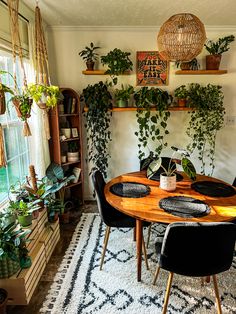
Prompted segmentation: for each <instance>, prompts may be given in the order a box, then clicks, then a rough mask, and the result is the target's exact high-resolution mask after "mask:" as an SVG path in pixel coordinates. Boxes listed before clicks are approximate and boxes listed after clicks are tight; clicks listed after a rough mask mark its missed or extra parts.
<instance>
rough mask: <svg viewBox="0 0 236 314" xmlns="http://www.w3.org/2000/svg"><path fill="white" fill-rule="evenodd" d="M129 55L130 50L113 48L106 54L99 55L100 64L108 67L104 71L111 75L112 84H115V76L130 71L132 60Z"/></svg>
mask: <svg viewBox="0 0 236 314" xmlns="http://www.w3.org/2000/svg"><path fill="white" fill-rule="evenodd" d="M130 55H131V53H130V52H125V51H122V50H121V49H118V48H115V49H113V50H111V51H110V52H108V54H107V55H105V56H101V62H102V64H103V65H105V66H107V67H108V70H107V71H106V72H105V73H106V74H109V75H110V76H111V79H112V82H113V84H114V85H116V84H117V81H118V79H117V76H119V75H121V74H124V73H125V72H127V71H132V69H133V62H132V61H131V60H130V58H129V56H130Z"/></svg>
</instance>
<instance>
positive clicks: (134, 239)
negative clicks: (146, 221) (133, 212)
mask: <svg viewBox="0 0 236 314" xmlns="http://www.w3.org/2000/svg"><path fill="white" fill-rule="evenodd" d="M133 241H134V242H135V241H136V227H134V234H133Z"/></svg>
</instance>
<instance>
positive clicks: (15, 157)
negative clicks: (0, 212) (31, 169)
mask: <svg viewBox="0 0 236 314" xmlns="http://www.w3.org/2000/svg"><path fill="white" fill-rule="evenodd" d="M0 69H1V70H5V71H8V72H10V73H13V58H12V56H11V54H9V53H6V52H4V51H1V50H0ZM25 69H26V72H27V70H29V64H28V62H27V61H25ZM16 73H17V83H18V87H19V88H20V87H22V85H23V80H22V77H21V73H22V72H21V69H20V63H19V62H17V64H16ZM1 80H2V83H3V84H6V85H7V86H9V87H11V88H14V82H13V80H12V78H11V77H10V76H9V75H1ZM10 98H11V95H10V94H6V101H7V104H8V105H7V108H8V109H7V112H6V113H5V114H4V115H0V123H1V124H2V127H3V136H4V142H5V155H6V161H7V166H6V168H0V203H2V202H3V201H4V200H5V199H7V196H8V190H9V187H10V185H12V184H14V183H16V182H17V181H18V180H20V181H22V180H24V179H25V177H26V175H27V173H28V166H29V145H28V138H27V137H23V135H22V128H23V124H22V122H21V121H20V120H19V119H18V118H17V116H16V112H15V109H14V108H13V106H12V104H11V102H10V101H9V100H10Z"/></svg>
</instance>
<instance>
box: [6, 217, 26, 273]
mask: <svg viewBox="0 0 236 314" xmlns="http://www.w3.org/2000/svg"><path fill="white" fill-rule="evenodd" d="M30 232H31V230H28V229H22V228H21V226H20V225H19V224H17V223H16V222H13V223H10V224H9V223H8V222H6V221H5V220H3V219H2V218H0V278H8V277H10V276H12V275H13V274H14V273H16V272H17V271H18V270H19V269H20V267H22V268H27V267H30V266H31V259H30V257H29V256H28V251H27V249H26V241H27V239H26V237H27V235H28V234H29V233H30Z"/></svg>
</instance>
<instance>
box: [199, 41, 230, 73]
mask: <svg viewBox="0 0 236 314" xmlns="http://www.w3.org/2000/svg"><path fill="white" fill-rule="evenodd" d="M234 39H235V37H234V35H229V36H225V37H223V38H219V39H218V40H217V41H212V40H209V41H208V42H207V43H206V44H205V45H204V46H205V48H206V50H207V51H208V52H209V55H207V56H206V69H207V70H219V67H220V61H221V55H222V53H224V52H226V51H228V50H229V48H230V47H229V45H230V43H232V42H233V41H234Z"/></svg>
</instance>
